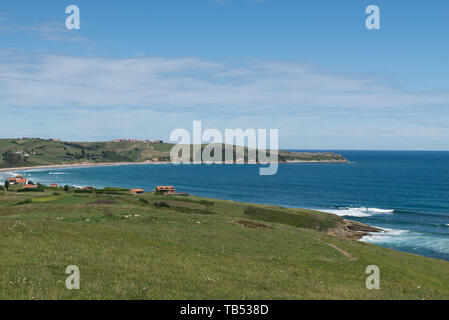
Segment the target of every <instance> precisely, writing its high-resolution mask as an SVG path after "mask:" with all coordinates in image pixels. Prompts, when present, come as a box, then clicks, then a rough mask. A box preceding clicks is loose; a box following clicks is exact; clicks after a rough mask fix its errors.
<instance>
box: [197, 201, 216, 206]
mask: <svg viewBox="0 0 449 320" xmlns="http://www.w3.org/2000/svg"><path fill="white" fill-rule="evenodd" d="M200 204H202V205H203V206H206V207H212V206H213V205H214V203H213V202H212V201H207V200H200Z"/></svg>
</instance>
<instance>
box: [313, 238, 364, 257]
mask: <svg viewBox="0 0 449 320" xmlns="http://www.w3.org/2000/svg"><path fill="white" fill-rule="evenodd" d="M315 239H316V240H317V241H319V242H321V243H324V244H326V245H328V246H329V247H331V248H333V249H335V250H337V251H338V252H340V253H341V254H342V255H344V256H345V257H346V258H348V259H349V260H350V261H356V260H357V258H356V257H354V256H353V255H352V254H350V253H349V252H348V251H346V250H343V249H342V248H339V247H337V246H336V245H335V244H332V243H329V242H326V241H323V240H321V239H318V238H315Z"/></svg>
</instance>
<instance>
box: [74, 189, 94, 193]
mask: <svg viewBox="0 0 449 320" xmlns="http://www.w3.org/2000/svg"><path fill="white" fill-rule="evenodd" d="M73 192H74V193H92V192H94V191H93V190H90V189H75V190H74V191H73Z"/></svg>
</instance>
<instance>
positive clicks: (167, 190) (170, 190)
mask: <svg viewBox="0 0 449 320" xmlns="http://www.w3.org/2000/svg"><path fill="white" fill-rule="evenodd" d="M154 192H158V193H163V194H175V193H176V190H175V187H173V186H157V187H156V188H154Z"/></svg>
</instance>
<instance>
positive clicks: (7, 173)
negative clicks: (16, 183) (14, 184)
mask: <svg viewBox="0 0 449 320" xmlns="http://www.w3.org/2000/svg"><path fill="white" fill-rule="evenodd" d="M18 175H19V174H18V173H16V172H14V171H5V172H0V184H3V182H4V181H5V180H7V179H8V178H11V177H16V176H18Z"/></svg>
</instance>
